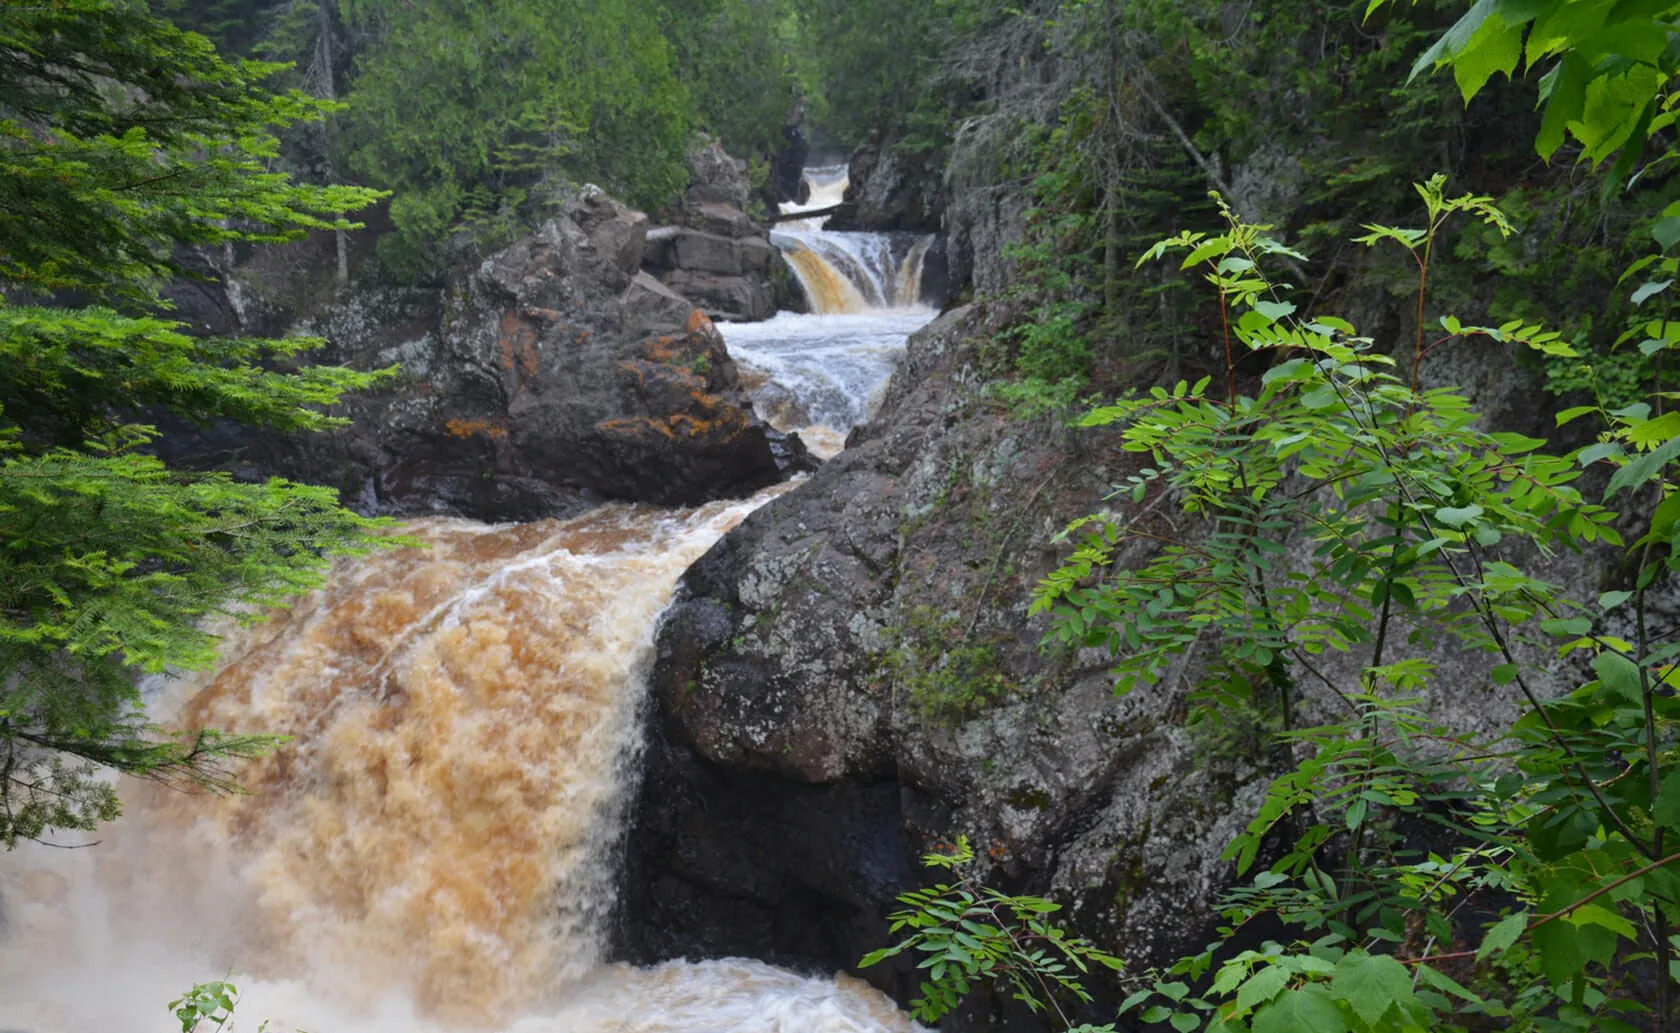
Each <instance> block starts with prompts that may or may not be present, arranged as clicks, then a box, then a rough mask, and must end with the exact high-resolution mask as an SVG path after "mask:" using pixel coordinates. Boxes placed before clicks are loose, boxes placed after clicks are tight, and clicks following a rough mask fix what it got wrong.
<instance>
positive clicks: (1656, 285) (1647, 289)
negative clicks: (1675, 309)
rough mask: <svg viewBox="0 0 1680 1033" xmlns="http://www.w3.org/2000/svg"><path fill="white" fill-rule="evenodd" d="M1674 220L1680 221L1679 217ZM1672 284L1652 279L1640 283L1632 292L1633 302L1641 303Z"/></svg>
mask: <svg viewBox="0 0 1680 1033" xmlns="http://www.w3.org/2000/svg"><path fill="white" fill-rule="evenodd" d="M1674 221H1675V222H1676V223H1680V219H1675V220H1674ZM1673 285H1674V281H1673V280H1652V281H1650V282H1649V283H1642V284H1640V285H1639V289H1638V290H1636V291H1634V292H1633V303H1634V304H1635V305H1643V304H1644V303H1645V302H1646V301H1647V300H1649V299H1650V298H1651V297H1653V296H1655V295H1658V294H1661V293H1662V292H1663V291H1665V290H1668V288H1669V287H1671V286H1673Z"/></svg>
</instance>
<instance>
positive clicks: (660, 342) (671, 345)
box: [642, 335, 678, 362]
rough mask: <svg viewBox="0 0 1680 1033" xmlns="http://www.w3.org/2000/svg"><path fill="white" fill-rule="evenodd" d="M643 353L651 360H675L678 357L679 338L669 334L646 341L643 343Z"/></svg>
mask: <svg viewBox="0 0 1680 1033" xmlns="http://www.w3.org/2000/svg"><path fill="white" fill-rule="evenodd" d="M642 354H643V355H645V356H647V358H648V360H649V361H650V362H671V361H674V360H676V359H677V357H678V352H677V339H676V338H675V337H671V336H669V335H667V336H665V337H655V338H654V339H653V340H651V341H645V342H643V344H642Z"/></svg>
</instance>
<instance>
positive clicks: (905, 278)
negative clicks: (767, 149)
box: [770, 165, 932, 315]
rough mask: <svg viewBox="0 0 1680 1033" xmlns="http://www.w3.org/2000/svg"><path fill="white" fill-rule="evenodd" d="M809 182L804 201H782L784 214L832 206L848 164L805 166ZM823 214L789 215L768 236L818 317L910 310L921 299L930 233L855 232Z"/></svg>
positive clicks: (840, 195) (843, 183)
mask: <svg viewBox="0 0 1680 1033" xmlns="http://www.w3.org/2000/svg"><path fill="white" fill-rule="evenodd" d="M805 179H806V182H808V183H809V184H810V185H811V194H810V199H809V200H808V201H806V203H804V204H784V205H783V206H782V213H783V214H784V215H797V214H799V213H801V212H816V211H822V210H824V209H828V208H832V207H833V206H834V205H836V204H838V203H840V200H841V199H842V198H843V197H844V196H845V193H846V186H847V183H848V179H847V176H846V166H844V165H827V166H820V167H817V168H811V169H806V170H805ZM827 221H828V219H827V217H826V216H814V217H812V218H809V219H787V220H785V221H783V222H782V223H781V224H780V225H779V226H778V227H777V228H776V230H775V231H773V232H772V233H771V234H770V240H771V242H772V243H773V244H775V245H776V247H777V248H779V249H780V250H781V252H782V257H783V258H785V259H787V263H788V265H789V266H790V267H791V268H792V269H793V272H794V275H795V276H796V277H798V278H799V283H800V286H802V287H803V288H804V289H805V298H806V300H807V301H808V302H809V303H810V307H811V312H812V313H814V314H817V315H834V314H839V313H858V312H867V311H871V310H876V309H891V308H914V307H916V306H919V305H921V304H922V303H923V299H922V296H921V295H922V262H923V261H924V259H925V258H926V256H927V250H928V245H929V244H930V243H931V241H932V238H931V237H920V236H917V235H915V234H906V233H853V232H837V231H832V230H828V229H826V228H825V224H826V223H827Z"/></svg>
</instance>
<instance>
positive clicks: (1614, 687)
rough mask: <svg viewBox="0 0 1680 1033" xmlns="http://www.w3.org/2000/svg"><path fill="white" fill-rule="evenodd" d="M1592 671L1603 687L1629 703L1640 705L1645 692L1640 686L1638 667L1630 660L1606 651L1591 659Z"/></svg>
mask: <svg viewBox="0 0 1680 1033" xmlns="http://www.w3.org/2000/svg"><path fill="white" fill-rule="evenodd" d="M1593 670H1594V671H1597V672H1598V678H1599V681H1601V682H1603V683H1604V685H1605V687H1606V688H1608V689H1610V690H1611V691H1613V692H1615V693H1616V694H1618V695H1620V696H1621V697H1622V698H1624V699H1626V700H1627V701H1628V702H1630V703H1640V702H1643V701H1644V699H1645V692H1644V690H1643V688H1642V687H1641V685H1640V678H1639V666H1638V665H1637V664H1635V663H1634V662H1633V661H1632V660H1629V659H1628V658H1627V657H1625V656H1623V655H1621V654H1620V653H1612V652H1610V651H1608V650H1606V651H1604V652H1602V653H1599V654H1598V655H1597V656H1595V657H1593Z"/></svg>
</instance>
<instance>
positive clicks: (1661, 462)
mask: <svg viewBox="0 0 1680 1033" xmlns="http://www.w3.org/2000/svg"><path fill="white" fill-rule="evenodd" d="M1677 455H1680V438H1674V439H1671V440H1669V441H1667V442H1664V443H1663V444H1662V445H1661V446H1659V447H1658V448H1656V449H1655V450H1654V451H1651V452H1647V453H1646V454H1644V455H1642V456H1640V457H1639V458H1638V459H1635V460H1633V461H1632V462H1630V463H1628V464H1627V465H1626V466H1624V467H1622V468H1621V469H1620V470H1617V471H1616V473H1615V474H1614V475H1613V476H1612V477H1611V478H1610V484H1609V485H1608V486H1607V487H1606V488H1605V489H1604V498H1605V499H1606V500H1609V499H1611V498H1614V497H1615V496H1616V495H1617V494H1619V493H1620V492H1622V491H1623V490H1625V489H1637V488H1639V487H1641V486H1642V485H1644V484H1645V483H1646V482H1647V481H1649V480H1651V478H1653V477H1655V476H1657V475H1658V474H1659V473H1661V472H1662V469H1663V467H1665V466H1667V465H1668V464H1669V463H1670V462H1672V461H1673V460H1674V457H1675V456H1677Z"/></svg>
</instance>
